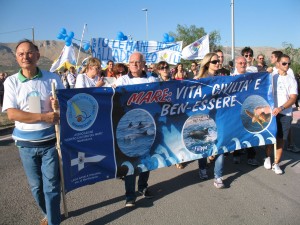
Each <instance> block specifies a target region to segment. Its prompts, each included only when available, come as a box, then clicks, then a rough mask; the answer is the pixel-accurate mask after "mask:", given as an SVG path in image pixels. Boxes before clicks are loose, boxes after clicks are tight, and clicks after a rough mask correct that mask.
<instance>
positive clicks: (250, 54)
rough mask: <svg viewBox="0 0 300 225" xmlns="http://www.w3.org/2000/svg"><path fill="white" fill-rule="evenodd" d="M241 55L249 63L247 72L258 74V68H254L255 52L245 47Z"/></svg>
mask: <svg viewBox="0 0 300 225" xmlns="http://www.w3.org/2000/svg"><path fill="white" fill-rule="evenodd" d="M241 55H242V56H244V57H245V58H246V61H247V67H246V72H249V73H257V72H258V70H257V67H255V66H253V61H254V58H253V50H252V48H250V47H245V48H243V49H242V51H241Z"/></svg>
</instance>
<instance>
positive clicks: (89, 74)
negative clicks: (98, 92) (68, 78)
mask: <svg viewBox="0 0 300 225" xmlns="http://www.w3.org/2000/svg"><path fill="white" fill-rule="evenodd" d="M100 73H101V62H100V60H99V59H97V58H94V57H91V58H89V59H88V62H87V64H86V70H85V72H84V73H81V74H78V75H77V77H76V83H75V88H87V87H101V86H103V85H104V84H105V82H104V81H103V78H102V77H101V76H100Z"/></svg>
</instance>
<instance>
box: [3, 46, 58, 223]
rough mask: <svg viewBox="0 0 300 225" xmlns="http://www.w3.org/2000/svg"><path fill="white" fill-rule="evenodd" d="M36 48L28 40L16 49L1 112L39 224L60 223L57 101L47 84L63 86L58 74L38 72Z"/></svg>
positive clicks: (37, 50)
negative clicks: (10, 129)
mask: <svg viewBox="0 0 300 225" xmlns="http://www.w3.org/2000/svg"><path fill="white" fill-rule="evenodd" d="M39 58H40V53H39V49H38V47H37V46H36V45H34V44H33V43H32V42H31V41H29V40H23V41H20V42H19V43H18V44H17V47H16V60H17V62H18V64H19V66H20V67H21V69H20V71H19V72H18V73H16V74H14V75H12V76H9V77H8V78H7V79H6V80H5V82H4V102H3V108H2V110H3V111H6V112H7V116H8V118H9V119H10V120H12V121H15V129H14V131H13V135H12V136H13V139H14V140H15V141H16V145H17V146H18V148H19V153H20V157H21V160H22V163H23V167H24V170H25V173H26V176H27V179H28V182H29V185H30V189H31V192H32V195H33V197H34V199H35V201H36V202H37V204H38V206H39V207H40V209H41V210H42V212H43V214H44V215H45V218H44V219H43V220H42V221H41V222H40V224H60V178H59V167H58V155H57V150H56V148H55V143H56V138H55V129H54V124H56V123H58V121H59V114H58V113H56V112H53V109H54V108H55V109H57V108H58V103H57V100H55V99H54V98H52V97H51V95H52V93H51V84H52V82H54V84H55V86H56V88H57V89H63V88H64V86H63V84H62V83H61V80H60V78H59V76H58V75H56V74H53V73H50V72H47V71H43V70H40V69H39V68H38V67H37V62H38V60H39Z"/></svg>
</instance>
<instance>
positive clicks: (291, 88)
mask: <svg viewBox="0 0 300 225" xmlns="http://www.w3.org/2000/svg"><path fill="white" fill-rule="evenodd" d="M273 88H274V101H275V102H274V106H275V108H277V107H280V106H282V105H283V104H284V103H286V102H287V101H288V100H289V99H290V95H292V94H296V95H297V94H298V89H297V81H296V79H295V78H294V77H292V76H290V75H286V76H282V75H279V74H276V75H274V76H273ZM281 114H283V115H286V116H291V115H292V107H289V108H287V109H285V110H283V111H282V112H281Z"/></svg>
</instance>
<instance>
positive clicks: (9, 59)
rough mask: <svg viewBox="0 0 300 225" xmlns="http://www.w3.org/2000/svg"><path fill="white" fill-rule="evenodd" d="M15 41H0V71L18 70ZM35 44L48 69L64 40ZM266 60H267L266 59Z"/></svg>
mask: <svg viewBox="0 0 300 225" xmlns="http://www.w3.org/2000/svg"><path fill="white" fill-rule="evenodd" d="M16 44H17V43H0V71H1V72H2V71H3V72H7V73H8V74H12V73H15V72H17V71H18V69H19V67H18V64H17V62H16V60H15V55H14V52H15V47H16ZM35 44H36V45H37V46H38V47H39V50H40V53H41V58H40V60H39V67H40V68H42V69H45V70H49V69H50V67H51V65H52V63H53V61H54V60H55V59H56V58H58V57H59V55H60V53H61V51H62V49H63V47H64V44H65V42H62V41H54V40H53V41H49V40H46V41H35ZM74 48H75V54H76V57H77V54H78V49H79V46H78V45H77V44H76V43H74ZM242 48H243V47H236V48H235V56H238V55H240V52H241V49H242ZM251 48H252V49H253V51H254V55H255V56H257V54H259V53H263V54H264V55H265V56H266V59H268V58H269V57H270V55H271V52H272V51H274V50H277V49H276V48H272V47H252V46H251ZM223 52H224V55H225V63H227V62H228V61H229V60H230V59H231V47H226V46H225V47H223ZM89 55H90V54H88V53H86V52H81V53H80V57H79V62H81V61H82V60H83V59H84V58H86V57H87V56H89ZM267 62H268V61H267Z"/></svg>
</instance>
